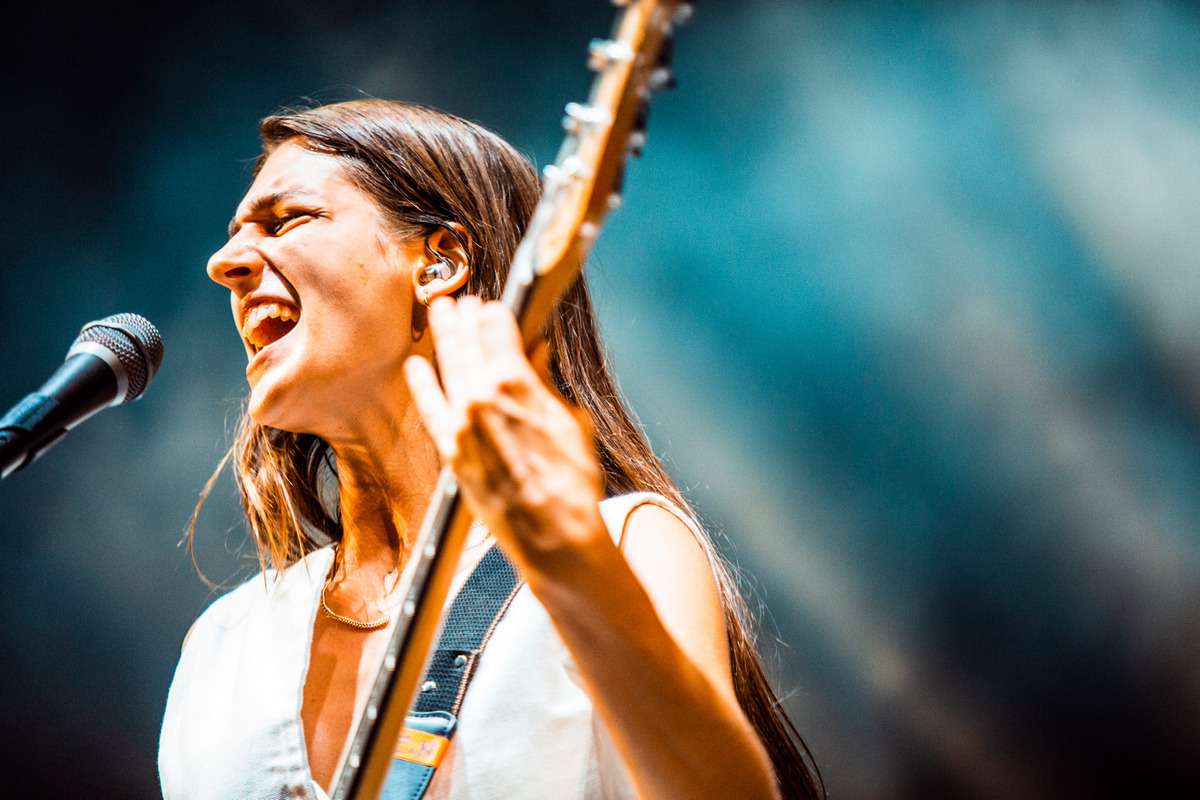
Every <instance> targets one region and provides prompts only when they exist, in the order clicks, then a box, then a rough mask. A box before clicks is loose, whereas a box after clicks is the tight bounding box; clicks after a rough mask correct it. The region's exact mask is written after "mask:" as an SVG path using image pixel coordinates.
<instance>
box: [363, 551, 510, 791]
mask: <svg viewBox="0 0 1200 800" xmlns="http://www.w3.org/2000/svg"><path fill="white" fill-rule="evenodd" d="M518 585H519V584H518V581H517V571H516V569H515V568H514V567H513V565H512V564H511V563H510V562H509V560H508V559H507V558H505V556H504V553H502V552H501V551H500V548H498V547H492V549H490V550H488V552H487V553H486V554H485V555H484V557H483V558H482V559H480V561H479V564H478V566H476V567H475V570H474V571H473V572H472V573H471V576H470V577H469V578H467V582H466V583H464V584H463V587H462V589H460V590H459V592H458V595H457V596H456V597H455V598H454V602H453V603H452V604H451V605H450V611H449V613H447V614H446V619H445V622H444V623H443V624H442V633H441V636H440V637H439V638H438V646H437V649H436V650H435V651H434V652H433V655H432V656H431V657H430V659H429V667H428V669H427V670H426V672H425V680H424V682H423V683H422V685H421V691H420V694H418V695H417V700H416V703H414V704H413V710H412V712H411V713H410V714H409V715H408V717H406V718H405V720H404V725H405V727H406V728H412V729H414V730H417V731H422V732H424V733H429V734H433V735H435V736H441V737H443V738H445V739H447V740H448V739H451V738H452V737H453V736H454V731H455V729H456V728H457V727H458V716H457V714H458V709H459V707H460V706H461V705H462V700H463V696H464V695H465V694H466V690H467V685H468V684H469V683H470V682H471V678H472V677H473V676H474V674H475V669H476V666H477V665H478V663H479V656H480V654H481V653H482V652H483V648H484V646H485V645H487V641H488V639H489V638H490V637H491V634H492V630H493V629H494V628H495V627H496V623H498V622H499V621H500V618H501V617H503V616H504V612H505V611H506V610H507V609H508V605H509V603H511V602H512V598H513V596H514V595H516V593H517V588H518ZM435 769H436V767H434V766H427V765H426V764H421V763H417V762H416V761H409V760H407V759H403V758H397V759H393V760H392V765H391V767H390V768H389V769H388V774H387V778H386V779H385V780H384V783H383V790H382V792H381V794H380V800H420V798H421V797H422V796H424V794H425V790H426V789H428V788H429V782H430V781H431V780H433V773H434V771H435Z"/></svg>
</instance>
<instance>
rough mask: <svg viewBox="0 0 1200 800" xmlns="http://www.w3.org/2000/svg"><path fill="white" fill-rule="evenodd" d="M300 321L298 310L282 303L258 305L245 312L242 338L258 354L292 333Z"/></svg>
mask: <svg viewBox="0 0 1200 800" xmlns="http://www.w3.org/2000/svg"><path fill="white" fill-rule="evenodd" d="M299 321H300V309H298V308H296V307H295V306H288V305H284V304H282V303H276V302H273V301H272V302H267V303H260V304H259V305H256V306H254V307H253V308H251V309H250V310H249V311H247V312H246V316H245V318H244V319H243V320H242V338H243V339H245V341H246V344H248V345H249V346H250V349H251V350H252V351H253V352H254V353H256V354H257V353H258V352H259V351H260V350H262V349H263V348H265V347H268V346H270V345H272V344H274V343H275V342H277V341H279V340H280V339H282V338H283V337H284V336H287V335H288V334H289V333H291V332H292V329H293V328H295V327H296V324H297V323H298V322H299Z"/></svg>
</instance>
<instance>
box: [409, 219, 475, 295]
mask: <svg viewBox="0 0 1200 800" xmlns="http://www.w3.org/2000/svg"><path fill="white" fill-rule="evenodd" d="M469 246H470V238H469V237H468V236H467V232H466V229H465V228H463V226H462V225H459V224H458V223H457V222H451V223H450V224H449V227H447V228H438V229H437V230H435V231H434V232H433V233H431V234H429V235H428V236H427V237H425V255H424V257H423V258H422V259H419V260H418V261H417V262H416V263H415V264H414V266H413V272H412V285H413V296H414V297H416V298H417V300H418V301H419V302H420V303H422V304H423V305H429V304H430V303H432V302H433V301H434V299H435V298H438V297H443V296H446V295H451V294H454V293H455V292H457V291H458V290H459V289H461V288H462V287H464V286H466V285H467V281H468V280H470V278H471V262H470V260H469V259H468V257H467V252H468V251H467V248H468V247H469ZM442 262H444V263H446V264H449V270H448V271H449V274H448V275H446V274H445V272H446V271H445V270H443V274H441V275H438V276H437V277H435V278H433V279H432V280H430V279H429V272H428V270H429V267H431V266H432V267H436V266H438V265H439V264H440V263H442Z"/></svg>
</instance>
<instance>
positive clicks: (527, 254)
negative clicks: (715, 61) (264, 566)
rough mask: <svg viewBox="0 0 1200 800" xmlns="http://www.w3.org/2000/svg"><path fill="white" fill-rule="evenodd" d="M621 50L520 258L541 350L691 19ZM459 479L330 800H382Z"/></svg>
mask: <svg viewBox="0 0 1200 800" xmlns="http://www.w3.org/2000/svg"><path fill="white" fill-rule="evenodd" d="M618 5H625V8H624V9H623V10H622V12H621V15H620V17H619V18H618V21H617V25H616V26H615V35H614V38H613V39H612V40H597V41H594V42H593V43H592V46H591V48H590V55H591V58H592V67H593V68H594V69H596V70H597V71H598V72H599V73H600V74H599V76H598V77H597V79H596V81H595V82H594V84H593V86H592V92H591V96H590V97H589V99H588V103H587V104H586V105H580V104H577V103H569V104H568V105H567V118H566V119H565V120H564V125H565V127H566V128H567V131H568V136H567V138H566V140H565V141H564V143H563V146H562V148H561V150H560V151H559V154H558V158H557V159H556V161H555V163H554V164H552V165H550V166H549V167H547V168H546V180H545V183H544V187H543V192H542V197H541V200H540V201H539V203H538V206H537V208H536V209H535V211H534V214H533V217H532V219H531V220H530V223H529V226H528V229H527V231H526V233H525V236H524V237H523V238H522V240H521V243H520V245H519V246H518V248H517V251H516V253H515V255H514V257H513V263H512V267H511V268H510V271H509V276H508V280H507V282H506V284H505V288H504V293H503V295H502V297H501V300H502V302H504V303H505V305H507V306H508V308H509V309H510V310H511V311H512V312H513V314H514V316H515V317H516V319H517V323H518V326H519V327H520V330H521V336H522V339H523V340H524V343H525V349H526V351H527V352H528V351H530V350H532V349H533V347H534V346H535V344H536V343H537V342H538V341H539V340H540V338H541V337H542V334H543V330H544V326H545V324H546V321H547V319H548V318H549V316H550V314H551V312H552V311H553V309H554V306H555V304H556V303H557V302H558V299H559V298H560V297H561V296H562V294H563V293H564V292H565V291H566V290H567V288H568V287H569V286H570V285H571V283H572V282H573V281H575V280H576V279H577V278H578V276H579V273H580V269H581V267H582V265H583V262H584V260H585V259H586V258H587V255H588V253H589V252H590V250H591V247H592V244H593V243H594V242H595V239H596V236H597V234H598V233H599V230H600V225H601V224H602V223H603V220H604V217H605V216H606V215H607V214H608V212H609V211H611V210H612V209H614V208H616V206H617V205H618V203H619V200H620V196H619V194H618V192H619V191H620V183H621V174H622V171H623V169H624V163H625V157H626V155H627V152H628V151H629V149H632V150H634V151H635V152H636V151H638V150H640V148H641V146H642V144H643V143H644V139H645V133H644V129H643V126H644V124H645V108H646V103H647V101H648V97H649V94H650V90H651V89H653V88H656V86H655V84H657V83H665V82H666V81H665V78H664V76H666V77H669V72H668V70H667V64H666V56H667V54H668V52H669V48H667V47H666V46H665V42H667V41H668V40H669V35H670V32H671V28H672V25H673V24H674V22H675V21H676V19H677V18H678V16H679V14H680V12H681V11H683V10H684V8H683V7H682V6H681V5H680V4H679V3H678V2H665V1H664V0H638V2H629V1H628V0H623V2H621V3H618ZM470 525H471V518H470V514H469V513H468V511H467V510H466V508H465V505H464V503H463V502H462V499H461V495H460V493H459V488H458V483H457V481H456V480H455V477H454V474H453V472H452V471H451V470H450V469H448V468H443V469H442V471H441V473H440V475H439V476H438V483H437V489H436V491H435V492H434V496H433V499H432V500H431V502H430V505H429V508H428V510H427V511H426V513H425V518H424V520H423V522H422V524H421V529H420V532H419V533H418V535H417V539H416V541H415V542H414V547H413V551H412V553H411V555H410V556H409V560H408V563H407V564H406V565H405V569H404V573H403V575H402V576H401V590H402V593H403V595H402V596H403V597H404V598H405V599H404V604H403V605H402V606H401V608H400V611H399V613H397V615H396V619H395V620H394V621H393V623H392V629H391V635H390V637H389V639H388V644H387V648H386V650H385V651H384V654H383V660H382V663H381V664H380V667H379V671H378V673H377V675H376V678H375V681H374V683H373V684H372V687H371V692H370V695H369V696H368V698H367V702H366V704H365V706H364V707H363V708H362V709H361V711H360V713H359V716H358V718H357V719H356V721H355V724H354V732H353V734H352V735H351V737H350V739H349V741H348V742H347V745H346V747H345V748H344V750H343V753H342V760H341V763H340V764H339V766H338V770H337V777H336V780H335V782H334V786H333V790H332V791H331V793H330V796H331V798H332V800H351V799H352V800H376V799H377V798H378V797H379V794H380V791H381V790H382V787H383V783H384V781H385V780H386V778H387V775H388V770H389V769H390V767H391V763H392V751H393V748H394V746H395V743H396V741H397V739H398V738H399V735H400V731H401V729H402V728H403V727H404V719H405V716H406V715H407V713H408V709H409V708H410V707H411V705H412V701H413V698H414V696H415V695H416V693H417V687H418V686H419V684H420V682H421V680H422V678H423V677H424V672H425V665H426V662H427V661H428V657H429V653H430V652H431V650H432V648H433V645H434V638H435V637H436V636H437V633H438V630H439V628H440V625H441V619H442V609H443V608H444V607H445V604H446V598H447V596H448V595H449V592H450V585H451V582H452V580H453V577H454V573H455V571H456V568H457V566H458V562H459V559H460V557H461V555H462V550H463V545H464V544H465V542H466V538H467V530H468V529H469V528H470Z"/></svg>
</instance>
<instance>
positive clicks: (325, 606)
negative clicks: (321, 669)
mask: <svg viewBox="0 0 1200 800" xmlns="http://www.w3.org/2000/svg"><path fill="white" fill-rule="evenodd" d="M482 527H483V524H482V523H481V522H479V521H478V520H476V521H475V522H473V523H472V524H471V528H472V529H473V530H474V529H478V528H482ZM486 541H487V537H486V536H484V537H483V538H481V539H480V540H479V541H477V542H474V543H472V544H470V545H468V546H467V548H466V549H468V550H469V549H471V548H473V547H478V546H479V545H481V544H483V543H485V542H486ZM333 552H334V562H333V568H332V569H331V570H330V574H336V573H337V558H338V546H337V544H334V546H333ZM328 589H329V579H328V578H326V579H325V585H324V586H322V587H321V608H322V610H324V612H325V613H326V614H328V615H329V616H330V618H332V619H336V620H337V621H338V622H340V623H342V624H343V625H349V626H350V627H352V628H358V629H359V630H363V631H368V630H371V629H372V628H382V627H383V626H384V625H387V624H388V623H390V622H391V621H392V615H391V614H384V615H383V616H382V617H380V618H379V619H369V620H367V621H366V622H362V621H360V620H357V619H354V618H353V617H344V616H342V615H341V614H339V613H337V612H336V611H334V610H333V609H332V608H330V607H329V603H328V601H326V600H325V592H326V591H328Z"/></svg>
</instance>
